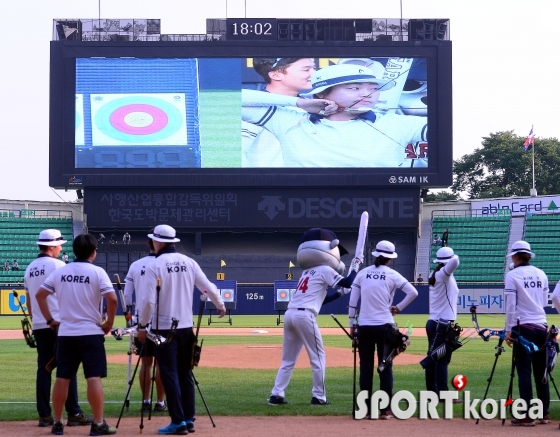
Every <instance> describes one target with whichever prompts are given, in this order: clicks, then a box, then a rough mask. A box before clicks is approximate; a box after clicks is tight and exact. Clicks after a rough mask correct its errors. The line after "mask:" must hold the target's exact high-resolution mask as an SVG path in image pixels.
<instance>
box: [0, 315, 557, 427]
mask: <svg viewBox="0 0 560 437" xmlns="http://www.w3.org/2000/svg"><path fill="white" fill-rule="evenodd" d="M232 317H233V327H230V326H229V324H223V325H220V324H216V323H212V325H211V326H207V324H206V317H205V319H204V320H203V323H202V327H201V332H200V338H202V339H203V340H204V343H203V349H202V357H201V361H200V366H199V367H198V368H196V369H195V375H196V378H197V380H198V381H199V384H200V385H199V387H200V390H201V392H202V395H203V396H204V399H205V401H206V403H207V405H208V410H209V412H210V413H211V415H212V418H213V420H214V423H215V424H216V427H215V428H214V427H213V426H212V423H211V421H210V418H209V416H208V413H207V410H206V408H205V407H204V404H203V402H202V400H201V399H200V395H199V394H197V419H198V420H197V422H196V427H197V434H199V435H208V436H218V435H224V436H226V435H227V436H236V435H244V436H246V435H268V436H273V435H274V436H275V435H278V436H286V435H301V433H303V432H308V433H313V434H315V433H317V434H321V435H343V434H347V433H351V434H353V435H365V434H370V433H372V432H383V429H387V430H389V429H392V431H390V432H391V433H392V434H395V433H396V435H405V434H406V435H410V434H413V435H415V436H422V435H430V436H433V434H434V432H452V433H453V434H454V435H455V436H457V435H506V434H505V433H506V432H508V431H509V433H511V432H519V433H521V431H522V430H521V429H518V428H512V427H510V426H509V425H508V423H507V422H506V426H504V427H502V426H501V421H500V420H498V419H494V420H481V421H480V423H479V424H478V425H476V424H475V421H474V420H469V421H466V420H464V419H462V417H463V406H462V405H455V406H454V419H452V420H444V419H439V420H419V419H415V418H413V419H410V420H406V421H401V420H397V419H392V420H389V421H371V420H362V421H356V420H353V419H352V417H351V412H352V381H353V353H352V348H351V343H350V340H349V339H348V337H347V336H346V335H345V334H344V332H343V331H342V329H341V328H340V327H338V325H337V324H336V323H335V321H334V320H333V319H332V318H331V317H330V316H329V315H321V316H319V317H318V323H319V326H320V328H321V331H322V333H323V341H324V344H325V347H326V354H327V376H326V384H327V397H328V399H329V400H330V401H331V405H328V406H312V405H310V399H311V370H310V368H309V362H308V359H307V354H306V353H305V352H302V354H301V356H300V359H299V361H298V365H297V366H296V369H295V370H294V374H293V377H292V380H291V383H290V386H289V387H288V389H287V392H286V399H287V400H288V402H289V404H288V405H284V406H278V407H271V406H269V405H268V404H267V398H268V396H269V395H270V390H271V388H272V386H273V383H274V378H275V376H276V371H277V369H278V366H279V365H280V357H281V344H282V329H281V327H277V326H276V316H272V315H271V316H235V315H232ZM337 318H338V320H339V321H340V322H341V323H343V324H344V325H346V321H347V317H346V316H344V315H339V316H337ZM121 319H122V318H118V321H117V325H118V326H124V320H121ZM395 319H396V321H397V323H398V324H399V326H401V327H403V328H402V330H403V331H404V330H405V328H404V327H405V326H407V327H412V328H414V329H412V331H411V337H410V346H409V347H408V349H407V351H406V352H405V353H403V354H401V355H399V356H397V357H396V359H395V366H394V379H395V384H394V392H397V391H399V390H408V391H411V392H412V393H416V392H418V391H419V390H422V389H424V386H425V385H424V371H423V370H422V368H421V366H420V365H419V364H418V363H419V361H420V360H421V359H422V358H423V357H424V356H425V353H426V349H427V340H426V338H425V335H424V329H423V326H424V324H425V322H426V319H427V316H426V315H399V316H397V317H396V318H395ZM20 320H21V317H8V316H4V317H0V330H1V331H0V375H1V377H0V430H4V431H5V432H8V431H9V433H10V435H47V434H49V433H50V429H48V428H38V427H37V426H36V424H37V422H36V420H37V417H36V416H37V414H36V410H35V400H34V399H35V384H34V380H35V370H36V352H35V350H33V349H30V348H29V347H28V346H27V345H26V344H25V342H24V339H23V335H22V333H21V326H20ZM214 321H217V319H213V322H214ZM478 321H479V324H480V327H481V328H493V329H501V327H503V323H504V316H503V315H479V320H478ZM548 321H549V325H551V324H556V325H558V324H560V316H559V315H549V317H548ZM458 323H459V324H460V325H461V326H462V327H463V328H464V334H463V336H464V337H466V339H465V341H464V343H465V344H464V346H463V347H462V348H460V349H459V350H457V351H456V352H455V353H454V355H453V359H452V362H451V365H450V368H449V374H450V377H452V376H453V375H456V374H463V375H465V376H466V378H467V381H468V382H467V386H466V390H469V391H470V397H471V399H476V398H478V399H483V398H484V393H485V390H486V388H487V386H488V379H489V377H490V374H491V371H492V368H493V365H494V362H495V360H496V356H495V354H496V350H495V346H496V345H497V344H498V338H497V337H492V338H491V339H490V341H488V342H485V341H483V340H482V339H481V338H479V337H478V336H477V335H476V333H475V332H474V330H472V329H470V328H472V322H471V317H470V315H460V316H459V318H458ZM469 329H470V330H469ZM105 346H106V350H107V355H108V361H109V369H108V377H107V378H106V379H105V380H104V381H103V384H104V388H105V403H106V405H105V415H106V417H107V418H108V422H109V423H110V424H112V425H114V424H116V421H117V418H118V417H119V414H120V412H121V408H122V406H123V402H124V399H125V395H126V390H127V388H128V384H127V380H128V379H127V370H128V355H127V350H128V338H125V339H123V340H122V341H117V340H115V339H114V338H113V337H112V336H107V337H106V342H105ZM136 363H137V359H136V358H135V356H133V357H132V370H133V371H134V368H135V366H136ZM510 375H511V349H510V348H508V347H506V351H505V352H504V353H502V354H501V355H500V356H499V357H498V360H497V363H496V368H495V372H494V375H493V378H492V381H491V383H490V387H489V390H488V394H487V396H486V398H492V399H496V400H498V401H499V400H500V399H504V398H505V397H506V395H507V391H508V385H509V381H510ZM552 376H553V377H554V372H553V373H552ZM137 378H138V376H136V379H135V381H134V382H133V385H132V389H131V406H130V410H129V411H128V412H126V411H125V412H124V414H123V419H122V421H121V425H120V427H119V433H118V434H119V435H129V433H130V435H136V434H137V433H138V432H139V431H140V423H141V418H140V412H139V407H140V402H141V397H140V390H139V386H138V380H137ZM78 386H79V395H80V400H81V406H82V408H83V409H84V411H86V412H91V411H90V409H89V406H88V404H87V401H86V393H85V382H84V381H83V378H82V377H81V376H79V378H78ZM513 386H514V390H513V399H515V398H516V397H517V379H514V385H513ZM377 387H378V380H377V378H376V379H374V389H376V388H377ZM550 391H551V408H550V414H551V416H552V418H553V419H555V420H559V419H560V402H559V395H558V392H557V390H556V389H555V386H554V385H553V384H551V387H550ZM401 407H402V408H406V403H403V405H402V406H401ZM438 412H439V413H440V415H441V414H442V413H443V406H439V407H438ZM168 421H169V419H168V417H166V416H163V417H162V416H158V417H152V419H151V420H150V421H148V420H147V417H145V418H144V421H143V425H144V430H143V432H144V433H146V434H155V433H156V432H157V427H158V426H163V425H166V424H167V423H168ZM557 426H558V425H557V422H553V423H552V424H548V425H537V426H536V427H535V428H533V429H531V434H535V435H541V434H540V433H541V432H542V433H543V435H544V432H545V431H547V432H548V433H550V432H553V430H554V429H556V432H558V429H557ZM387 427H393V428H387ZM395 427H396V428H395ZM304 429H305V431H304ZM512 430H513V431H512ZM66 431H68V432H66ZM387 432H389V431H387ZM502 432H503V433H504V434H501V433H502ZM65 433H66V434H69V435H72V434H76V435H85V434H87V432H86V430H85V429H82V430H80V429H79V428H78V429H76V428H67V429H66V430H65Z"/></svg>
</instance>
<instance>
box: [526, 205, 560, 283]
mask: <svg viewBox="0 0 560 437" xmlns="http://www.w3.org/2000/svg"><path fill="white" fill-rule="evenodd" d="M559 238H560V215H556V214H555V215H548V214H541V215H532V216H527V219H526V221H525V240H526V241H527V242H529V244H530V245H531V249H532V250H533V252H535V253H536V254H537V256H536V257H535V258H534V259H533V260H532V261H531V264H533V265H535V266H536V267H539V268H541V269H543V270H544V272H545V273H546V275H547V276H548V280H549V281H550V282H556V281H558V280H560V250H559V248H558V240H559Z"/></svg>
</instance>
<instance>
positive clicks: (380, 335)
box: [348, 240, 418, 419]
mask: <svg viewBox="0 0 560 437" xmlns="http://www.w3.org/2000/svg"><path fill="white" fill-rule="evenodd" d="M372 255H373V256H374V257H375V262H374V264H373V265H371V266H369V267H367V268H364V269H362V270H361V271H360V272H359V273H358V274H357V275H356V279H354V283H353V284H352V291H351V294H350V303H349V306H348V318H349V323H350V325H349V326H350V331H351V332H350V334H351V335H352V337H353V336H354V331H353V330H354V329H355V323H354V322H355V321H356V310H357V307H358V301H360V312H359V314H360V316H359V329H358V344H359V345H360V347H359V349H358V351H359V354H360V390H367V392H368V399H369V398H370V397H371V394H372V387H373V375H374V372H373V368H374V354H375V350H376V349H377V358H378V363H381V362H382V361H383V359H384V353H385V352H386V351H385V343H386V342H385V339H386V331H387V329H391V328H392V327H394V326H395V320H394V319H393V315H395V314H398V313H399V312H400V311H402V310H403V309H405V308H406V307H407V306H408V305H409V304H410V303H411V302H412V301H413V300H414V299H416V297H417V296H418V291H417V290H416V288H414V287H413V286H412V284H410V282H408V281H407V280H406V279H405V278H404V277H403V276H402V275H401V274H400V273H399V272H397V271H396V270H393V269H392V268H390V267H389V264H390V262H391V260H392V259H394V258H396V257H397V252H395V245H394V244H393V243H391V242H390V241H385V240H382V241H380V242H378V243H377V244H376V246H375V251H374V252H372ZM399 289H400V290H402V291H403V292H404V293H405V294H406V296H405V297H404V298H403V299H402V300H401V301H400V302H399V303H398V304H396V305H393V299H394V297H395V293H396V291H397V290H399ZM379 389H380V390H382V391H384V392H386V393H387V394H388V395H389V398H391V397H392V396H393V363H392V361H391V362H389V363H388V364H387V365H386V367H385V369H384V370H383V372H380V375H379ZM370 413H371V412H370ZM391 417H392V414H391V411H390V410H385V411H382V412H381V414H380V415H379V418H380V419H389V418H391Z"/></svg>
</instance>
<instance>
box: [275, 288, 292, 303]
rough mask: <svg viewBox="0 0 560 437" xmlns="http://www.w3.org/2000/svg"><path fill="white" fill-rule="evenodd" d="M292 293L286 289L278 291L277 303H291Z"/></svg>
mask: <svg viewBox="0 0 560 437" xmlns="http://www.w3.org/2000/svg"><path fill="white" fill-rule="evenodd" d="M289 300H290V291H289V290H285V289H279V290H277V291H276V301H277V302H289Z"/></svg>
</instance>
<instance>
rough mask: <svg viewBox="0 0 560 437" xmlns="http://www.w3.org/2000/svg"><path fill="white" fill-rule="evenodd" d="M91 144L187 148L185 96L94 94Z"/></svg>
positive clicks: (175, 94)
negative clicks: (180, 146) (185, 146)
mask: <svg viewBox="0 0 560 437" xmlns="http://www.w3.org/2000/svg"><path fill="white" fill-rule="evenodd" d="M91 108H92V144H93V145H94V146H101V145H104V146H109V145H135V144H141V145H175V146H177V145H186V144H187V131H186V122H185V120H186V109H185V95H184V94H183V93H166V94H134V95H126V94H95V95H94V94H92V95H91Z"/></svg>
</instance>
